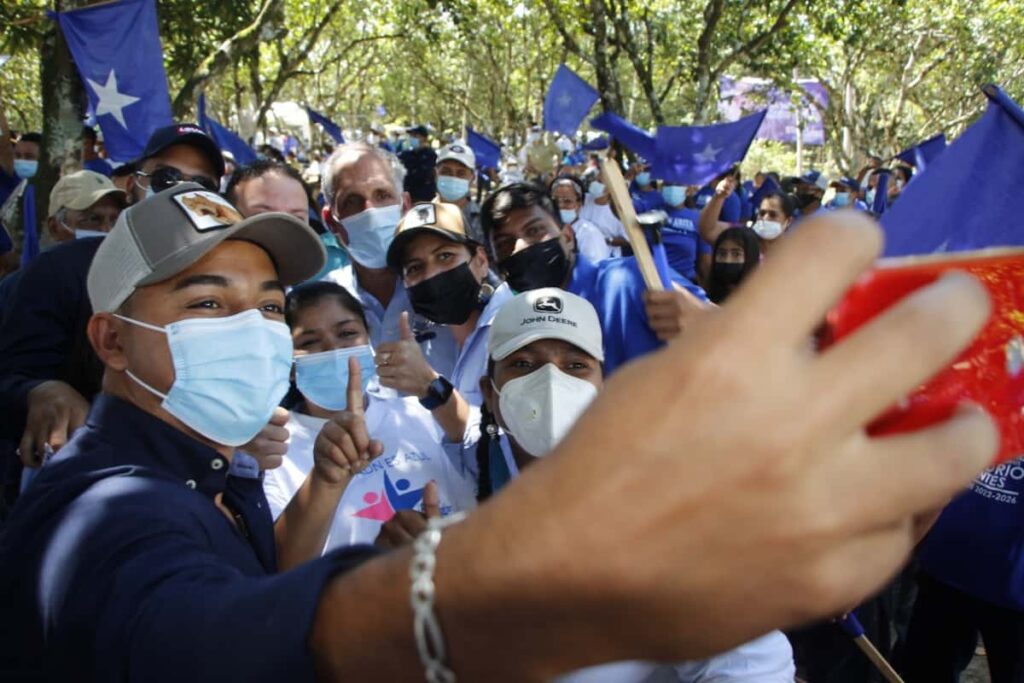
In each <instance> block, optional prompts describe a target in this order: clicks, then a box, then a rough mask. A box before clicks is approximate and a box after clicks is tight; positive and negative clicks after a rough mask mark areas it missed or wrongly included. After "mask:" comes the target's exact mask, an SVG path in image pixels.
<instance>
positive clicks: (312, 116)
mask: <svg viewBox="0 0 1024 683" xmlns="http://www.w3.org/2000/svg"><path fill="white" fill-rule="evenodd" d="M306 113H307V114H309V120H310V121H312V122H313V123H319V124H320V127H321V128H323V129H324V132H325V133H327V134H328V135H330V136H331V139H332V140H334V142H335V143H337V144H339V145H343V144H345V136H344V135H343V134H342V132H341V126H339V125H338V124H336V123H335V122H334V121H331V120H330V119H329V118H327V117H326V116H324V115H323V114H321V113H320V112H318V111H316V110H314V109H310V108H309V107H306Z"/></svg>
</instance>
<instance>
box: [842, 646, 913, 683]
mask: <svg viewBox="0 0 1024 683" xmlns="http://www.w3.org/2000/svg"><path fill="white" fill-rule="evenodd" d="M853 642H855V643H856V644H857V647H859V648H860V650H861V652H863V653H864V655H865V656H866V657H867V658H868V659H869V660H870V661H871V663H872V664H874V665H875V668H876V669H878V672H879V673H881V674H882V677H883V678H885V680H886V681H888V683H903V679H902V678H900V675H899V674H898V673H896V670H895V669H893V668H892V665H891V664H889V662H888V661H886V659H885V657H883V656H882V653H881V652H879V651H878V648H876V647H875V645H874V643H872V642H871V641H870V640H868V638H867V636H857V637H856V638H854V639H853Z"/></svg>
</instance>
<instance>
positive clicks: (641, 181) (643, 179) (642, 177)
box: [636, 171, 651, 187]
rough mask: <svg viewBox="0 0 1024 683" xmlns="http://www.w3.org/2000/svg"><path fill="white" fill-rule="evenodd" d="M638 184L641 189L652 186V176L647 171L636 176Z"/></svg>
mask: <svg viewBox="0 0 1024 683" xmlns="http://www.w3.org/2000/svg"><path fill="white" fill-rule="evenodd" d="M636 184H637V185H639V186H640V187H647V186H648V185H650V184H651V174H650V173H648V172H647V171H644V172H642V173H637V174H636Z"/></svg>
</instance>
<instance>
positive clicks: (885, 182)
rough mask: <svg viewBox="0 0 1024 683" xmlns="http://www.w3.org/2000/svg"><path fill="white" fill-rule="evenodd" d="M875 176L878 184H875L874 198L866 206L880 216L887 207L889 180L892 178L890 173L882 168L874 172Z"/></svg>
mask: <svg viewBox="0 0 1024 683" xmlns="http://www.w3.org/2000/svg"><path fill="white" fill-rule="evenodd" d="M875 177H877V178H878V184H877V185H875V198H874V201H872V202H871V206H869V207H868V208H869V209H871V211H872V212H873V213H874V214H875V215H876V216H881V215H882V214H883V213H885V212H886V211H887V210H888V208H889V181H890V180H892V173H890V172H889V171H888V170H886V169H882V170H880V171H877V172H876V173H875Z"/></svg>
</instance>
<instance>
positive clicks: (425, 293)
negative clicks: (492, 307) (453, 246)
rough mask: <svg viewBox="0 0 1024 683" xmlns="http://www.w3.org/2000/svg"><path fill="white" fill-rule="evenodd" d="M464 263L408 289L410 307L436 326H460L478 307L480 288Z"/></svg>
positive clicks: (467, 265) (480, 285)
mask: <svg viewBox="0 0 1024 683" xmlns="http://www.w3.org/2000/svg"><path fill="white" fill-rule="evenodd" d="M481 287H482V284H481V283H480V282H479V281H477V279H476V276H475V275H473V271H472V270H470V269H469V264H468V263H463V264H462V265H461V266H459V267H458V268H452V269H451V270H446V271H445V272H443V273H438V274H437V275H435V276H434V277H432V278H430V279H429V280H424V281H423V282H421V283H419V284H418V285H414V286H412V287H410V288H409V290H408V291H409V302H410V303H411V304H412V310H414V311H416V313H417V314H419V315H422V316H423V317H424V318H426V319H427V320H430V321H432V322H435V323H437V324H438V325H461V324H462V323H464V322H466V321H467V320H469V316H470V315H472V314H473V311H475V310H477V309H478V308H479V307H480V303H481V300H480V289H481Z"/></svg>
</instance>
